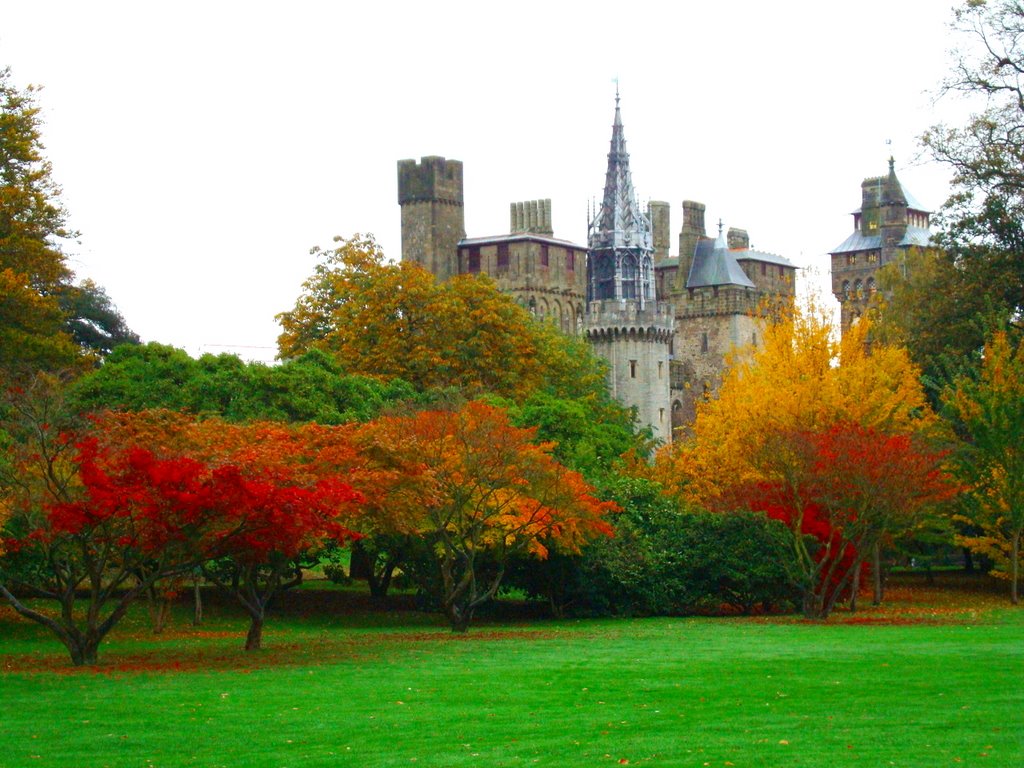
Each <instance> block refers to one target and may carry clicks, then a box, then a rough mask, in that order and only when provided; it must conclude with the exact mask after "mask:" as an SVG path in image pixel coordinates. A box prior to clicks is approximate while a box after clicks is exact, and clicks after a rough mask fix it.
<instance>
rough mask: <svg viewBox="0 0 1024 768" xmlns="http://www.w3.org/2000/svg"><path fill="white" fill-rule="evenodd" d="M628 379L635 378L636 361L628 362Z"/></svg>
mask: <svg viewBox="0 0 1024 768" xmlns="http://www.w3.org/2000/svg"><path fill="white" fill-rule="evenodd" d="M629 378H631V379H635V378H636V360H630V361H629Z"/></svg>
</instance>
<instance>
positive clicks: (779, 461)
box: [657, 301, 937, 503]
mask: <svg viewBox="0 0 1024 768" xmlns="http://www.w3.org/2000/svg"><path fill="white" fill-rule="evenodd" d="M869 328H870V326H869V323H868V322H867V321H866V320H862V321H861V322H859V323H857V324H856V325H854V326H853V327H852V328H851V329H850V331H849V332H848V333H847V334H846V335H845V336H844V337H843V338H842V339H839V338H838V334H837V331H836V329H835V328H834V326H833V325H832V322H831V318H830V316H829V313H828V312H827V311H826V310H825V308H823V307H822V306H820V304H818V303H815V302H814V301H812V302H810V303H809V305H808V306H807V307H806V308H802V309H801V308H797V307H792V308H789V309H786V310H783V311H782V312H781V313H780V314H778V315H777V316H776V317H775V318H774V319H772V320H766V321H765V323H764V326H763V328H762V329H761V330H760V332H759V333H758V336H759V337H760V338H761V339H762V341H761V345H760V346H758V347H756V348H749V347H748V348H744V349H742V350H739V351H738V352H737V353H736V354H734V355H733V357H732V359H731V360H730V365H729V368H728V369H727V371H726V373H725V376H724V378H723V381H722V385H721V387H720V389H719V392H718V396H717V398H714V399H711V400H708V401H706V402H703V403H700V404H699V405H698V408H697V416H696V421H695V423H694V429H693V435H692V437H691V438H690V439H689V440H688V441H683V442H681V443H678V444H676V445H675V446H672V447H671V448H668V449H666V450H664V451H663V452H662V454H661V455H660V456H659V458H658V464H657V474H658V476H659V479H660V480H661V482H662V483H663V484H665V485H666V487H668V488H669V489H670V490H672V491H675V492H676V493H678V494H680V495H682V496H684V497H686V498H688V499H689V500H690V501H694V502H696V503H707V502H708V501H710V500H713V499H714V498H716V497H717V496H718V495H719V493H720V492H721V490H722V489H723V488H725V487H727V486H734V485H736V484H741V483H748V482H759V481H777V480H783V479H784V478H783V477H780V476H779V473H780V472H782V471H783V469H782V468H783V467H785V466H786V462H785V461H784V458H785V457H783V456H780V455H779V452H780V451H781V450H783V449H782V447H781V443H780V442H779V441H776V440H775V438H776V437H777V436H779V435H784V434H788V433H792V432H794V431H798V430H800V431H808V432H810V431H824V430H827V429H828V428H830V427H832V426H834V425H836V424H839V423H854V424H859V425H862V426H865V427H870V428H872V429H875V430H879V431H882V432H888V433H894V432H903V433H907V432H911V433H913V432H920V431H923V430H930V429H933V428H935V427H936V424H937V420H936V417H935V415H934V414H933V413H932V411H931V409H930V408H929V406H928V403H927V401H926V399H925V395H924V391H923V389H922V387H921V384H920V382H919V375H920V372H919V370H918V369H917V367H916V366H914V365H913V364H912V363H911V361H910V358H909V357H908V355H907V353H906V351H905V350H904V349H902V348H899V347H889V346H885V345H880V344H877V343H872V344H870V345H869V343H868V332H869Z"/></svg>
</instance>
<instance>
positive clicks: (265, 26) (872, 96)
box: [0, 0, 962, 360]
mask: <svg viewBox="0 0 1024 768" xmlns="http://www.w3.org/2000/svg"><path fill="white" fill-rule="evenodd" d="M950 6H951V3H950V2H944V1H943V0H898V1H897V0H860V1H859V2H857V3H842V4H839V3H832V2H820V1H818V2H813V1H811V0H808V1H807V2H795V1H794V2H785V1H779V2H754V1H751V2H741V1H740V0H732V1H726V0H719V1H718V2H713V3H709V2H690V1H689V0H685V1H683V0H677V2H672V3H663V4H662V3H636V2H626V1H625V0H623V2H621V3H608V2H588V3H569V2H565V3H560V2H551V1H550V0H549V1H548V2H527V1H525V0H520V1H519V2H504V3H488V2H483V1H480V0H478V1H477V2H466V3H456V2H445V1H444V0H434V1H433V2H409V3H402V2H362V3H358V4H355V3H343V2H331V3H328V2H322V3H316V2H300V1H297V0H293V1H292V2H289V3H283V2H279V3H260V2H252V1H250V2H240V3H233V2H231V3H229V2H209V1H208V2H201V3H195V2H174V3H148V2H127V3H111V2H47V1H46V0H33V2H8V1H7V0H0V8H2V13H0V18H2V19H3V24H2V26H0V66H2V65H4V64H6V65H9V66H10V67H11V69H12V74H13V80H14V82H15V83H17V84H19V85H22V86H23V85H26V84H28V83H34V84H37V85H41V86H43V87H44V89H43V91H42V92H41V93H40V94H39V97H38V100H39V103H40V105H41V106H42V108H43V113H44V119H45V125H44V128H43V132H44V142H45V144H46V147H47V155H48V157H49V159H50V160H51V161H52V163H53V169H54V176H55V178H56V180H57V182H58V183H60V184H61V185H62V186H63V188H64V203H65V205H66V207H67V208H68V210H69V211H70V213H71V218H72V223H73V225H74V226H75V227H76V228H77V229H79V230H80V231H81V238H80V240H79V242H77V243H75V244H71V245H70V246H69V248H68V252H69V254H70V257H71V264H72V267H73V268H74V269H75V271H76V273H77V274H78V276H79V277H83V278H84V277H90V278H92V279H94V280H95V281H96V282H98V283H100V284H101V285H103V286H104V287H105V288H106V289H107V292H108V293H109V294H110V296H111V297H112V298H113V299H114V301H115V303H116V304H117V305H118V306H119V308H120V309H121V311H122V313H123V314H124V315H125V317H126V318H127V320H128V323H129V325H130V326H131V327H132V328H133V329H135V330H136V331H137V332H138V333H139V334H140V335H141V336H142V337H143V339H144V340H146V341H160V342H164V343H169V344H174V345H176V346H180V347H184V348H185V349H186V350H188V351H189V352H190V353H192V354H198V353H200V352H221V351H225V350H231V351H238V352H239V353H241V354H242V355H243V356H244V357H247V358H250V359H265V360H269V359H271V358H272V357H273V355H274V352H275V342H276V337H277V334H278V330H279V329H278V327H277V325H276V323H275V321H274V315H275V314H276V313H278V312H281V311H283V310H286V309H289V308H291V307H292V306H293V305H294V302H295V299H296V297H297V296H298V294H299V290H300V285H301V283H302V281H303V279H305V278H306V277H307V276H308V275H309V274H310V273H311V271H312V268H313V264H314V260H313V258H312V257H311V256H310V255H309V248H310V247H311V246H313V245H318V244H319V245H328V244H329V243H330V241H331V238H332V237H333V236H334V235H343V236H350V235H351V234H353V233H355V232H363V233H365V232H371V233H373V234H374V235H375V236H376V237H377V239H378V241H379V242H380V243H381V244H382V245H383V247H384V249H385V251H386V253H387V254H388V255H389V256H391V257H393V258H396V259H397V258H398V257H399V256H400V247H401V239H400V228H399V207H398V203H397V185H396V175H397V174H396V162H397V161H398V160H399V159H401V158H408V157H414V158H419V157H421V156H424V155H444V156H447V157H449V158H456V159H459V160H462V161H463V162H464V164H465V192H466V229H467V233H468V234H469V235H470V236H484V235H495V234H502V233H506V232H507V231H508V225H509V222H508V204H509V203H510V202H512V201H519V200H531V199H537V198H551V199H552V201H553V202H552V206H553V220H554V230H555V236H556V237H562V238H566V239H569V240H574V241H576V242H578V243H585V241H586V211H587V204H588V201H589V200H591V199H593V198H599V197H600V194H601V188H602V185H603V183H604V172H605V167H606V162H607V159H606V158H607V152H608V141H609V139H610V136H611V122H612V116H613V112H614V92H615V85H614V83H613V80H614V78H616V77H617V78H618V79H619V82H620V88H621V93H622V116H623V122H624V124H625V131H626V139H627V146H628V149H629V151H630V155H631V168H632V171H633V181H634V184H635V186H636V188H637V191H638V194H639V195H640V197H641V198H642V199H644V200H647V199H655V200H667V201H669V202H671V204H672V223H671V228H672V238H673V242H674V243H675V240H676V237H677V235H678V231H679V227H680V225H681V224H682V212H681V205H680V204H681V201H682V200H684V199H694V200H698V201H701V202H704V203H705V204H706V205H707V223H708V225H709V228H712V226H713V223H714V222H717V221H718V219H719V218H721V219H722V220H723V221H724V223H725V226H726V227H729V226H735V227H741V228H745V229H747V230H748V231H749V233H750V236H751V242H752V245H753V246H754V247H756V248H758V249H761V250H766V251H770V252H773V253H778V254H781V255H783V256H786V257H788V258H789V259H791V260H792V261H794V262H795V263H797V264H798V265H800V266H808V267H816V268H817V269H818V271H819V272H825V273H827V269H828V265H827V256H826V253H827V252H828V250H829V249H831V248H833V247H834V246H836V245H838V244H839V243H840V242H841V241H842V240H843V239H845V237H846V236H847V235H848V234H849V233H850V232H851V231H852V227H853V219H852V217H851V216H850V215H849V214H850V212H852V211H853V210H854V209H855V208H857V207H858V206H859V204H860V183H861V180H862V179H863V178H864V177H866V176H875V175H880V174H883V173H884V172H885V171H886V169H887V165H886V162H887V159H888V156H889V154H890V152H891V153H892V154H893V155H894V156H895V158H896V168H897V173H898V174H899V176H900V178H901V180H902V181H903V182H904V185H905V186H906V187H907V188H908V189H909V190H910V191H911V192H912V193H913V194H914V195H915V196H916V197H917V198H918V199H919V200H920V201H921V202H923V203H924V204H925V205H926V206H928V207H930V208H933V209H934V208H938V207H939V206H940V205H941V204H942V202H943V201H944V199H945V197H946V195H947V193H948V186H947V178H948V174H947V173H946V172H945V170H944V169H943V168H940V167H936V166H934V165H932V164H930V163H928V162H927V161H926V160H925V159H922V158H919V157H918V155H919V147H918V142H917V137H918V136H919V135H920V134H921V133H922V132H923V131H924V130H925V129H926V128H927V127H928V126H929V125H931V124H933V123H935V122H936V121H938V120H940V119H953V120H956V119H958V118H959V117H960V115H961V114H962V107H958V106H957V105H955V104H949V103H946V102H945V100H942V101H939V102H938V103H933V99H934V93H935V91H936V89H937V86H938V85H939V83H940V81H941V80H942V78H943V76H944V75H945V74H946V73H947V71H948V69H949V62H950V56H949V49H950V48H951V47H952V46H953V45H954V43H955V42H956V41H955V39H954V38H953V37H952V36H951V33H950V32H949V29H948V22H949V20H950V18H951V16H952V14H951V11H950ZM887 141H891V144H887ZM673 255H676V254H675V245H674V246H673Z"/></svg>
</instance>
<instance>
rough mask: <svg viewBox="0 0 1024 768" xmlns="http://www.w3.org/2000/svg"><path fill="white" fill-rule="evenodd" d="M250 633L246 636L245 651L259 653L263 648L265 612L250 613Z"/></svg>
mask: <svg viewBox="0 0 1024 768" xmlns="http://www.w3.org/2000/svg"><path fill="white" fill-rule="evenodd" d="M250 618H251V621H250V622H249V633H248V634H247V635H246V636H245V650H247V651H258V650H259V649H260V648H262V647H263V620H264V618H265V611H263V610H259V611H254V612H251V613H250Z"/></svg>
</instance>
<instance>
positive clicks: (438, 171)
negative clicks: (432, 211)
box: [398, 155, 463, 206]
mask: <svg viewBox="0 0 1024 768" xmlns="http://www.w3.org/2000/svg"><path fill="white" fill-rule="evenodd" d="M398 203H399V205H405V204H406V203H447V204H449V205H458V206H462V205H463V192H462V161H461V160H447V159H445V158H443V157H438V156H436V155H430V156H428V157H423V158H420V161H419V162H417V161H415V160H399V161H398Z"/></svg>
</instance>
